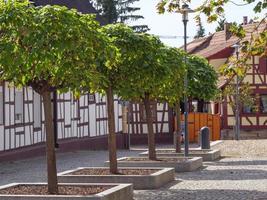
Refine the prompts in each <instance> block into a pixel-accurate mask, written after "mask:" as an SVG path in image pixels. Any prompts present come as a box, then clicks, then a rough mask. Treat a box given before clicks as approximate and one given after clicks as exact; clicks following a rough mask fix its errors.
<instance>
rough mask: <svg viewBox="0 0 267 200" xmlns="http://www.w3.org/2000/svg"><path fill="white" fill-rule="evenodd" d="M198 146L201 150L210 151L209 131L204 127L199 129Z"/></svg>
mask: <svg viewBox="0 0 267 200" xmlns="http://www.w3.org/2000/svg"><path fill="white" fill-rule="evenodd" d="M200 146H201V149H210V130H209V128H208V127H206V126H204V127H202V128H201V129H200Z"/></svg>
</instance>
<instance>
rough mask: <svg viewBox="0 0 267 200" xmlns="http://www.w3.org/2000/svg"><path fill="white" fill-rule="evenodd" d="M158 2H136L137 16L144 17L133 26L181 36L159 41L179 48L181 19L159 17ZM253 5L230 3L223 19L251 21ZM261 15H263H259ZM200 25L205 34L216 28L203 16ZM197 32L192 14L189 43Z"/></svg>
mask: <svg viewBox="0 0 267 200" xmlns="http://www.w3.org/2000/svg"><path fill="white" fill-rule="evenodd" d="M158 2H159V0H140V1H139V2H136V3H135V4H134V6H136V7H140V8H141V10H140V11H139V12H137V14H141V15H143V16H144V19H143V20H138V21H137V22H134V23H135V24H146V25H148V26H149V28H150V29H151V30H150V31H149V33H151V34H154V35H160V36H181V37H179V38H175V39H161V40H162V41H163V42H164V43H165V44H166V45H169V46H175V47H179V46H182V45H183V35H184V33H183V23H182V17H181V15H180V14H177V13H165V14H161V15H159V14H158V13H157V10H156V5H157V3H158ZM201 2H203V1H202V0H201V1H200V0H192V3H191V4H190V8H192V9H195V8H196V7H197V6H198V5H199V3H201ZM234 2H235V3H242V2H243V1H242V0H234ZM253 5H254V4H251V5H248V6H242V7H238V6H236V5H234V4H232V3H229V4H228V5H227V6H226V7H225V10H226V13H225V17H226V20H227V22H234V21H235V22H237V23H242V21H243V16H248V20H250V19H253V18H254V17H255V16H256V15H255V13H254V12H253V10H252V9H253ZM261 15H263V14H261ZM202 23H203V25H204V28H205V30H206V34H209V33H213V32H214V31H215V28H216V27H217V23H216V22H214V23H212V24H208V23H207V22H206V20H205V16H204V15H203V16H202ZM196 32H197V26H196V22H195V20H194V13H191V14H190V17H189V23H188V33H187V34H188V36H189V37H190V38H189V41H190V40H192V39H193V36H194V35H195V34H196Z"/></svg>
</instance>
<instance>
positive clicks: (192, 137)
mask: <svg viewBox="0 0 267 200" xmlns="http://www.w3.org/2000/svg"><path fill="white" fill-rule="evenodd" d="M194 122H195V114H194V113H189V115H188V123H189V125H188V131H189V141H190V142H194V141H195V124H194Z"/></svg>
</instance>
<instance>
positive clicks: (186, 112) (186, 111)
mask: <svg viewBox="0 0 267 200" xmlns="http://www.w3.org/2000/svg"><path fill="white" fill-rule="evenodd" d="M187 22H188V20H186V19H184V20H183V23H184V50H185V52H187ZM184 62H185V65H186V64H187V54H185V57H184ZM184 87H185V88H184V89H185V95H184V135H185V141H184V156H185V157H187V156H188V154H189V137H188V98H187V88H188V77H187V70H186V73H185V76H184Z"/></svg>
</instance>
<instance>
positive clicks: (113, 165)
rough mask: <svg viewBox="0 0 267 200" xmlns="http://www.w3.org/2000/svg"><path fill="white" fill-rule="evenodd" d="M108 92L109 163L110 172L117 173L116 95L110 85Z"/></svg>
mask: <svg viewBox="0 0 267 200" xmlns="http://www.w3.org/2000/svg"><path fill="white" fill-rule="evenodd" d="M106 93H107V106H108V131H109V134H108V149H109V165H110V168H109V170H110V173H112V174H117V173H118V166H117V147H116V134H115V119H114V97H113V90H112V88H111V87H109V88H108V89H107V91H106Z"/></svg>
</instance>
